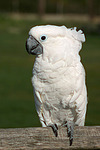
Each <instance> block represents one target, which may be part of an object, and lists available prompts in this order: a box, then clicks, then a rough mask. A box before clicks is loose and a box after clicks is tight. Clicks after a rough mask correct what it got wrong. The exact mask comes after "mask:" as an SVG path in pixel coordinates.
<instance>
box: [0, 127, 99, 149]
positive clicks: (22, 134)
mask: <svg viewBox="0 0 100 150" xmlns="http://www.w3.org/2000/svg"><path fill="white" fill-rule="evenodd" d="M58 134H59V135H58V137H55V136H54V134H53V132H52V129H51V128H50V127H47V128H40V127H38V128H14V129H0V150H67V149H71V150H74V149H100V126H91V127H90V126H85V127H75V129H74V141H73V144H72V146H69V139H68V137H67V130H66V128H64V127H59V130H58Z"/></svg>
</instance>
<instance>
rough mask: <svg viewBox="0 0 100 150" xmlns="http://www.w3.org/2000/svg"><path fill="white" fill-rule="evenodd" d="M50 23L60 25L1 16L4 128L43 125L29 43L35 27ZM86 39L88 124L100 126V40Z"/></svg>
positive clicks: (0, 89) (0, 90) (0, 104)
mask: <svg viewBox="0 0 100 150" xmlns="http://www.w3.org/2000/svg"><path fill="white" fill-rule="evenodd" d="M49 23H50V24H56V22H54V23H51V22H44V21H39V20H37V21H27V20H22V21H21V20H12V19H10V18H8V17H7V16H3V15H2V16H0V128H11V127H32V126H33V127H34V126H40V123H39V119H38V116H37V113H36V110H35V105H34V101H33V89H32V85H31V77H32V67H33V63H34V57H33V56H30V55H28V54H27V52H26V50H25V41H26V39H27V37H28V31H29V29H30V28H31V27H32V26H34V25H39V24H49ZM61 24H65V25H67V26H70V27H71V26H77V24H78V23H77V24H76V23H66V22H65V23H59V25H61ZM79 27H80V25H79ZM86 39H87V41H86V43H84V45H83V50H82V51H81V53H80V54H81V56H82V62H83V64H84V66H85V68H86V74H87V87H88V101H89V103H88V111H87V117H86V125H100V100H99V98H100V50H99V47H100V46H99V45H100V37H99V35H87V36H86Z"/></svg>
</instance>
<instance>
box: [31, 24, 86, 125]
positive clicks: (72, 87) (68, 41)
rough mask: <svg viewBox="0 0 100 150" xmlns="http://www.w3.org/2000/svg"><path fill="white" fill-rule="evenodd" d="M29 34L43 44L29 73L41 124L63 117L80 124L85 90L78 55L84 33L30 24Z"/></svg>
mask: <svg viewBox="0 0 100 150" xmlns="http://www.w3.org/2000/svg"><path fill="white" fill-rule="evenodd" d="M29 35H32V36H34V37H35V38H36V39H37V40H38V41H39V42H40V43H41V44H42V46H43V54H42V55H39V56H38V57H36V60H35V63H34V68H33V77H32V84H33V87H34V95H35V103H36V109H37V112H38V115H39V117H40V121H41V123H42V126H47V125H49V124H50V123H56V124H58V125H61V124H62V123H63V121H65V120H67V121H74V122H75V124H76V125H84V121H85V114H86V106H87V92H86V86H85V71H84V68H83V66H82V64H81V62H80V56H79V51H80V49H81V47H82V42H84V41H85V36H84V34H83V33H82V31H81V30H79V31H76V28H74V29H68V28H66V27H65V26H61V27H58V26H51V25H47V26H36V27H33V28H32V29H31V30H30V32H29ZM41 35H46V36H47V40H46V41H44V42H42V41H40V36H41Z"/></svg>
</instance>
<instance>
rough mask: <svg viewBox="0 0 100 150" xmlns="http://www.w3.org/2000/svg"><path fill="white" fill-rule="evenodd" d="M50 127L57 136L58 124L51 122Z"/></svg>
mask: <svg viewBox="0 0 100 150" xmlns="http://www.w3.org/2000/svg"><path fill="white" fill-rule="evenodd" d="M48 127H51V128H52V130H53V132H54V134H55V136H56V137H57V136H58V126H57V124H50V125H48Z"/></svg>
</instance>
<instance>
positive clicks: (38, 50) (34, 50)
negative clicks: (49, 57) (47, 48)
mask: <svg viewBox="0 0 100 150" xmlns="http://www.w3.org/2000/svg"><path fill="white" fill-rule="evenodd" d="M26 50H27V52H28V53H29V54H32V55H40V54H42V53H43V46H42V45H41V44H40V43H39V42H38V41H37V40H36V39H35V38H34V37H33V36H31V35H30V36H29V38H28V39H27V41H26Z"/></svg>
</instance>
